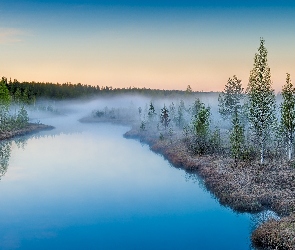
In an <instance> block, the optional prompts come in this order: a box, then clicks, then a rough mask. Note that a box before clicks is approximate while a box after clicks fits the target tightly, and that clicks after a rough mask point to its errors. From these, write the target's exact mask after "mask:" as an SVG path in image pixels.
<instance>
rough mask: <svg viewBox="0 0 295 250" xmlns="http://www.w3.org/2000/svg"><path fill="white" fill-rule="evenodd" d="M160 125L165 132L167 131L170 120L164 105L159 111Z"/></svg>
mask: <svg viewBox="0 0 295 250" xmlns="http://www.w3.org/2000/svg"><path fill="white" fill-rule="evenodd" d="M160 118H161V123H162V125H163V126H164V128H165V130H166V129H167V127H168V125H169V123H170V118H169V111H168V109H167V108H166V106H165V104H164V107H163V108H162V109H161V115H160Z"/></svg>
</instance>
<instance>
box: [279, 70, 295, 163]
mask: <svg viewBox="0 0 295 250" xmlns="http://www.w3.org/2000/svg"><path fill="white" fill-rule="evenodd" d="M282 96H283V103H282V104H281V125H282V127H283V131H284V133H285V136H286V139H287V143H288V159H289V160H291V158H292V144H293V140H294V130H295V88H294V87H293V84H292V82H291V79H290V74H288V73H287V78H286V84H285V85H284V86H283V89H282Z"/></svg>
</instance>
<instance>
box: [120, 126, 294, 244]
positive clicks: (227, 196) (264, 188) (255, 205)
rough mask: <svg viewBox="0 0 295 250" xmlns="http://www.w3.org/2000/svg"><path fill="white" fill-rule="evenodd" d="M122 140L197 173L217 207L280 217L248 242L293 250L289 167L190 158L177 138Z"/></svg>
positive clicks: (141, 135)
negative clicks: (266, 212) (141, 145)
mask: <svg viewBox="0 0 295 250" xmlns="http://www.w3.org/2000/svg"><path fill="white" fill-rule="evenodd" d="M124 136H125V137H126V138H133V139H139V140H140V141H142V142H144V143H147V144H148V145H149V146H150V148H151V150H152V151H154V152H156V153H160V154H162V155H163V156H164V157H165V158H166V159H167V160H168V161H170V162H171V163H172V164H173V165H174V166H175V167H180V168H183V169H185V170H186V171H189V172H195V173H197V174H198V175H199V176H200V177H202V179H203V181H204V185H205V186H206V188H207V189H208V190H209V191H210V192H212V193H213V194H214V195H215V196H216V198H217V199H218V200H219V202H220V203H221V204H223V205H225V206H229V207H231V208H232V209H234V210H236V211H238V212H250V213H254V212H259V211H263V210H267V209H269V210H272V211H274V212H276V213H277V214H278V215H280V216H283V219H282V220H279V221H276V220H271V221H270V222H267V223H264V224H262V225H261V226H259V227H258V228H257V229H256V230H255V231H254V232H253V235H252V242H253V244H254V245H255V246H256V247H261V248H262V249H295V243H294V239H295V220H294V215H292V212H294V211H295V170H294V168H293V167H292V166H290V164H287V163H283V162H280V163H275V162H272V163H268V164H264V165H261V164H259V163H257V162H240V163H239V164H238V165H237V166H236V164H235V163H234V161H233V160H232V159H228V158H221V157H220V156H208V155H206V156H195V155H193V154H191V153H190V152H189V150H188V147H187V144H186V142H185V140H184V139H183V138H182V136H181V135H179V136H177V135H174V137H173V138H172V137H169V136H167V137H166V139H165V137H164V139H162V140H160V139H159V136H155V135H151V134H150V133H147V132H145V131H140V130H138V129H135V128H133V129H131V130H130V131H128V132H127V133H126V134H125V135H124ZM290 225H291V226H290ZM276 247H277V248H276Z"/></svg>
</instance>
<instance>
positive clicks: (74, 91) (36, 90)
mask: <svg viewBox="0 0 295 250" xmlns="http://www.w3.org/2000/svg"><path fill="white" fill-rule="evenodd" d="M2 81H4V83H5V84H6V86H7V88H8V90H9V92H10V95H11V96H13V97H14V96H18V95H19V94H21V95H23V96H26V97H27V100H26V101H31V102H34V101H35V100H37V99H40V98H43V99H54V100H66V99H77V98H88V97H91V96H93V97H95V96H108V97H109V96H112V95H119V94H131V95H132V94H137V95H146V96H154V97H173V96H177V95H187V94H192V89H191V87H190V85H188V87H187V90H186V91H182V90H160V89H150V88H136V87H128V88H113V87H111V86H98V85H97V86H91V85H86V84H85V85H84V84H81V83H78V84H72V83H68V82H67V83H62V84H60V83H49V82H46V83H44V82H34V81H32V82H19V81H18V80H16V79H14V80H13V81H12V80H11V79H9V80H8V79H7V78H6V77H2Z"/></svg>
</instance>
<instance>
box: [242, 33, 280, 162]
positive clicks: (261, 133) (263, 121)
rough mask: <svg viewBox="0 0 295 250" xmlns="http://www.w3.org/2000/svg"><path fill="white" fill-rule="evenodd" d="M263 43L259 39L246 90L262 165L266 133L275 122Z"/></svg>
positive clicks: (273, 104)
mask: <svg viewBox="0 0 295 250" xmlns="http://www.w3.org/2000/svg"><path fill="white" fill-rule="evenodd" d="M264 43H265V40H264V39H263V38H261V39H260V46H259V48H258V53H256V54H255V57H254V65H253V69H252V70H251V72H250V77H249V83H248V88H247V93H248V109H249V110H248V115H249V121H250V124H251V126H252V128H253V131H254V133H255V135H256V137H257V141H258V143H259V146H260V162H261V163H264V154H265V145H266V141H267V138H268V133H269V132H270V130H271V128H272V126H273V125H274V122H275V111H276V103H275V94H274V90H273V88H272V82H271V74H270V68H269V66H268V63H267V49H266V48H265V46H264Z"/></svg>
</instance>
